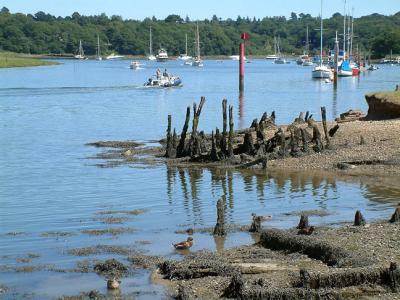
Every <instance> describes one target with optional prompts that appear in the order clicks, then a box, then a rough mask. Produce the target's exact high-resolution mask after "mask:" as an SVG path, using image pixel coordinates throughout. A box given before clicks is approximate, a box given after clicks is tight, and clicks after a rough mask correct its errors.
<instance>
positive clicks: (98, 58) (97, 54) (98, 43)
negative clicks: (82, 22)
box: [96, 35, 103, 60]
mask: <svg viewBox="0 0 400 300" xmlns="http://www.w3.org/2000/svg"><path fill="white" fill-rule="evenodd" d="M96 59H97V60H103V58H102V57H101V54H100V38H99V35H97V49H96Z"/></svg>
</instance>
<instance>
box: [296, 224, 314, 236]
mask: <svg viewBox="0 0 400 300" xmlns="http://www.w3.org/2000/svg"><path fill="white" fill-rule="evenodd" d="M314 229H315V228H314V226H310V227H305V228H302V229H300V230H299V231H298V232H297V234H305V235H311V234H312V233H313V232H314Z"/></svg>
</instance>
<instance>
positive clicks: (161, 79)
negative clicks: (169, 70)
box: [144, 75, 182, 87]
mask: <svg viewBox="0 0 400 300" xmlns="http://www.w3.org/2000/svg"><path fill="white" fill-rule="evenodd" d="M180 85H182V80H181V79H180V78H179V77H177V76H173V75H168V76H164V75H162V76H158V77H157V76H156V75H153V76H152V77H150V78H149V79H148V81H147V82H145V84H144V86H147V87H176V86H180Z"/></svg>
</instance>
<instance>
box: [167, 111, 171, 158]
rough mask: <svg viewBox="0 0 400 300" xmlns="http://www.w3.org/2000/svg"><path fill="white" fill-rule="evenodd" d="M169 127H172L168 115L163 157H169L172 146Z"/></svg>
mask: <svg viewBox="0 0 400 300" xmlns="http://www.w3.org/2000/svg"><path fill="white" fill-rule="evenodd" d="M171 127H172V117H171V115H168V126H167V145H166V151H165V157H170V154H171V146H172V137H171Z"/></svg>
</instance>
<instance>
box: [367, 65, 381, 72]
mask: <svg viewBox="0 0 400 300" xmlns="http://www.w3.org/2000/svg"><path fill="white" fill-rule="evenodd" d="M378 69H379V68H378V67H377V66H375V65H370V66H369V67H368V69H367V70H368V71H376V70H378Z"/></svg>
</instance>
